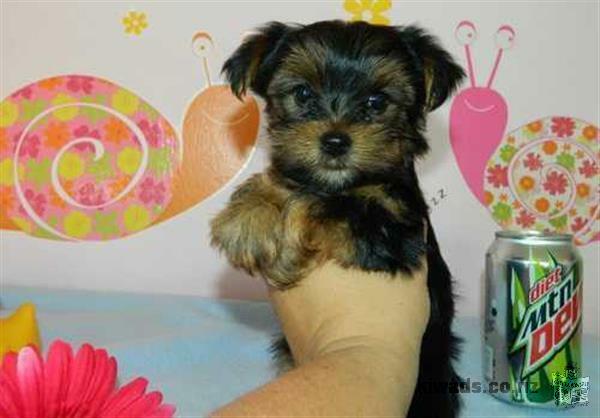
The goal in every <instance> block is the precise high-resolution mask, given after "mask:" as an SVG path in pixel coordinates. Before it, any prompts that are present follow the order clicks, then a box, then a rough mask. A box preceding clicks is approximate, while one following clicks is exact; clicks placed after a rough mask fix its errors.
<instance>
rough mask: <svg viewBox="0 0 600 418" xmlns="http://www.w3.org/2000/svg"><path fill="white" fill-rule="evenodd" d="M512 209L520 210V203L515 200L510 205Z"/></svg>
mask: <svg viewBox="0 0 600 418" xmlns="http://www.w3.org/2000/svg"><path fill="white" fill-rule="evenodd" d="M512 207H513V208H514V209H521V202H519V201H518V200H515V201H514V202H513V203H512Z"/></svg>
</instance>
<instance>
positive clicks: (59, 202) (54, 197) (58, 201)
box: [50, 189, 67, 209]
mask: <svg viewBox="0 0 600 418" xmlns="http://www.w3.org/2000/svg"><path fill="white" fill-rule="evenodd" d="M50 204H51V205H52V206H56V207H58V208H61V209H65V208H66V207H67V203H66V202H65V201H64V200H63V199H62V198H61V197H60V196H59V195H58V193H56V192H55V191H54V190H53V189H50Z"/></svg>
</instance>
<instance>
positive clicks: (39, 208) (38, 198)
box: [19, 189, 48, 216]
mask: <svg viewBox="0 0 600 418" xmlns="http://www.w3.org/2000/svg"><path fill="white" fill-rule="evenodd" d="M25 200H26V201H27V202H28V203H29V205H30V206H31V208H32V209H33V211H34V212H35V213H36V214H37V215H38V216H42V215H44V212H45V211H46V204H47V203H48V201H47V200H46V196H44V195H43V194H42V193H40V194H36V193H35V192H34V191H33V190H31V189H27V190H25ZM19 211H20V212H21V213H22V214H24V215H25V214H27V212H25V209H23V207H22V206H21V208H20V209H19Z"/></svg>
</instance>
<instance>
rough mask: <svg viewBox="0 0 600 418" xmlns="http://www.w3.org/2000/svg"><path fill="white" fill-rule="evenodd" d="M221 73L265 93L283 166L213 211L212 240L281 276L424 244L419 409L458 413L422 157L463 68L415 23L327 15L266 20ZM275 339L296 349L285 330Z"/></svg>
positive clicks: (372, 267) (396, 262)
mask: <svg viewBox="0 0 600 418" xmlns="http://www.w3.org/2000/svg"><path fill="white" fill-rule="evenodd" d="M223 72H224V74H225V75H226V77H227V79H228V81H229V82H230V84H231V88H232V90H233V92H234V93H235V94H236V95H237V96H242V95H243V94H244V93H246V91H247V90H252V92H254V93H255V94H257V95H258V96H260V97H262V98H263V99H264V100H265V102H266V114H267V116H268V133H269V137H270V156H271V165H270V166H269V168H268V169H267V170H266V171H265V172H264V173H260V174H257V175H254V176H253V177H251V178H250V179H249V180H247V181H246V182H245V183H244V184H242V185H241V186H240V187H239V188H238V189H237V190H236V191H235V193H234V194H233V195H232V197H231V201H230V202H229V204H228V206H227V207H226V208H225V210H223V211H222V212H221V213H220V214H219V215H218V216H217V217H216V218H215V219H214V220H213V222H212V242H213V245H215V246H216V247H217V248H218V249H220V250H221V251H222V252H223V253H225V255H226V256H227V257H228V259H229V261H230V262H231V264H232V265H233V266H235V267H238V268H241V269H243V270H245V271H247V272H248V273H249V274H251V275H261V276H263V277H264V278H265V279H266V280H267V281H268V282H269V283H270V284H271V285H273V286H276V287H278V288H280V289H285V288H289V287H291V286H294V285H295V284H296V283H297V282H298V280H299V279H300V278H302V277H303V276H305V275H306V274H307V273H308V272H309V271H310V270H311V269H313V268H315V267H316V266H318V265H319V264H320V263H322V262H323V261H325V260H329V259H333V260H335V261H336V262H337V263H339V264H340V265H342V266H344V267H355V268H361V269H364V270H368V271H382V272H388V273H392V274H393V273H397V272H411V271H413V270H414V269H416V268H418V267H419V260H420V259H421V256H423V255H425V254H426V256H427V262H428V265H429V270H428V271H429V274H428V286H429V292H430V298H431V319H430V321H429V324H428V327H427V330H426V333H425V336H424V339H423V343H422V349H421V357H420V368H419V382H418V384H417V389H416V392H415V395H414V398H413V401H412V404H411V407H410V412H409V416H410V417H418V418H422V417H436V418H443V417H455V416H456V415H457V413H458V410H459V399H458V396H457V394H456V389H455V390H452V388H453V387H454V388H456V387H457V384H458V382H459V378H458V376H457V374H456V373H455V371H454V367H453V360H455V359H456V357H457V355H458V339H457V338H456V337H455V336H454V335H453V334H452V331H451V326H452V320H453V317H454V302H453V293H452V281H451V276H450V272H449V270H448V267H447V266H446V263H445V262H444V260H443V259H442V256H441V254H440V251H439V248H438V244H437V241H436V238H435V235H434V232H433V230H432V228H431V224H430V223H429V219H428V207H427V204H426V203H425V200H424V198H423V194H422V192H421V189H420V187H419V182H418V179H417V176H416V174H415V167H414V166H415V160H416V159H417V158H419V157H421V156H423V155H424V154H425V153H426V152H427V150H428V144H427V141H426V140H425V138H424V136H423V134H424V130H425V121H426V116H427V114H428V112H430V111H432V110H434V109H436V108H437V107H438V106H440V105H441V104H442V103H444V101H445V100H446V99H447V98H448V96H449V95H450V94H451V93H452V92H453V91H454V89H455V88H456V87H457V86H458V84H459V82H460V81H461V79H462V78H463V77H464V73H463V71H462V69H461V68H460V67H459V66H458V65H457V64H456V63H455V62H454V61H453V60H452V58H451V57H450V55H449V54H448V53H447V52H446V51H444V50H443V49H442V48H441V47H440V45H439V44H438V42H437V41H436V40H435V39H434V38H433V37H431V36H430V35H428V34H427V33H426V32H425V31H423V30H422V29H419V28H417V27H414V26H406V27H386V26H373V25H369V24H367V23H364V22H354V23H346V22H341V21H326V22H318V23H314V24H311V25H306V26H304V25H286V24H282V23H277V22H274V23H270V24H267V25H266V26H264V27H262V28H260V29H259V30H258V31H257V32H256V33H254V34H253V35H251V36H250V37H248V38H247V39H246V40H245V41H244V42H243V44H242V45H241V46H240V47H239V48H238V49H237V50H236V51H235V52H234V54H233V55H232V56H231V57H230V58H229V59H228V60H227V61H226V62H225V65H224V67H223ZM424 222H426V223H427V226H426V227H425V225H424ZM424 228H427V237H426V239H425V237H424V236H423V230H424ZM276 348H277V349H278V350H280V353H279V354H280V355H282V354H283V355H284V357H285V354H286V353H287V354H288V356H289V347H288V346H287V343H286V342H285V341H280V342H278V343H277V344H276ZM289 358H291V357H289Z"/></svg>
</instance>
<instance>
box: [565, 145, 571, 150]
mask: <svg viewBox="0 0 600 418" xmlns="http://www.w3.org/2000/svg"><path fill="white" fill-rule="evenodd" d="M563 149H564V150H565V151H569V150H570V149H571V145H570V144H563Z"/></svg>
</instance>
